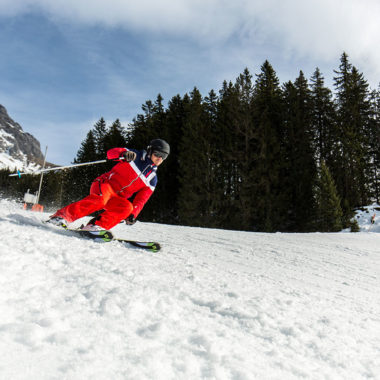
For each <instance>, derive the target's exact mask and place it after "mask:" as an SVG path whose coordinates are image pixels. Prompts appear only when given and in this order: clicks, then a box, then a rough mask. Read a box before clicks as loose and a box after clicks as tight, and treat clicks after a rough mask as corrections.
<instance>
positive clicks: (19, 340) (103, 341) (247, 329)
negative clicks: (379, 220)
mask: <svg viewBox="0 0 380 380" xmlns="http://www.w3.org/2000/svg"><path fill="white" fill-rule="evenodd" d="M48 215H49V214H47V213H44V214H39V213H31V212H28V211H24V210H22V209H21V206H20V205H19V204H16V203H13V202H9V201H6V200H0V233H1V237H2V238H1V240H0V270H1V271H0V353H1V361H0V379H136V380H137V379H138V380H140V379H165V380H168V379H234V380H243V379H380V281H379V277H380V234H378V233H367V232H366V233H356V234H349V233H336V234H318V233H313V234H284V233H276V234H264V233H251V232H238V231H224V230H214V229H202V228H190V227H180V226H170V225H162V224H151V223H139V222H138V223H136V224H135V225H134V226H132V227H127V226H125V225H119V226H117V227H115V228H114V232H115V235H116V236H118V237H125V238H131V239H135V240H154V241H158V242H160V243H161V244H162V246H163V249H162V251H160V252H159V253H150V252H145V251H143V250H140V249H135V248H126V247H125V246H122V245H121V244H120V243H117V242H111V243H96V242H92V241H89V240H84V239H81V238H78V237H76V236H73V234H72V233H71V234H70V233H69V232H67V231H61V230H59V229H57V228H56V227H54V226H49V225H43V224H41V220H45V219H47V217H48ZM85 220H86V219H85ZM81 222H83V220H82V221H81Z"/></svg>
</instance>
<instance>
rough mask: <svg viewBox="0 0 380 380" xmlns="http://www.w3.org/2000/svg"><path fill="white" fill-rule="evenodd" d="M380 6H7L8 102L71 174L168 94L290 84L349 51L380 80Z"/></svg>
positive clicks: (211, 1) (110, 1)
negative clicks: (109, 135) (96, 132)
mask: <svg viewBox="0 0 380 380" xmlns="http://www.w3.org/2000/svg"><path fill="white" fill-rule="evenodd" d="M379 19H380V3H379V2H378V1H377V0H360V1H359V0H344V1H343V0H334V1H332V0H309V1H303V0H287V1H280V0H266V1H265V2H264V1H259V0H250V1H249V0H235V1H233V2H232V1H226V0H161V1H157V0H156V1H153V0H140V1H131V0H129V1H127V0H107V1H103V0H102V1H100V0H92V1H90V0H54V1H52V0H0V79H1V80H0V104H2V105H3V106H5V107H6V108H7V110H8V112H9V114H10V116H11V117H12V118H13V119H14V120H15V121H17V122H19V123H20V124H21V125H22V127H23V129H24V130H25V131H27V132H29V133H31V134H33V135H34V136H35V137H36V138H37V139H38V140H39V141H40V142H41V149H42V151H44V147H45V146H46V145H48V146H49V151H48V160H49V161H50V162H54V163H57V164H68V163H70V162H71V161H72V160H73V158H74V157H75V155H76V152H77V150H78V149H79V146H80V143H81V141H82V140H83V139H84V137H85V136H86V134H87V132H88V130H89V129H90V128H92V126H93V124H94V123H95V122H96V121H97V120H98V119H99V118H100V117H104V118H105V119H106V120H107V122H108V123H109V124H110V123H111V122H112V121H114V120H115V119H117V118H119V119H120V120H121V121H122V123H123V125H125V126H126V125H127V123H128V121H131V120H132V118H133V117H135V116H136V115H137V113H139V112H141V105H142V104H143V103H144V102H145V101H146V100H148V99H151V100H155V98H156V96H157V94H158V93H161V94H162V96H163V97H164V102H165V104H167V102H168V101H169V100H170V98H172V97H173V96H175V95H176V94H180V95H184V94H185V93H186V92H189V91H191V90H192V88H193V87H194V86H197V87H198V88H199V89H200V91H201V93H202V94H203V95H204V96H206V95H207V93H208V92H209V91H210V90H211V89H214V90H215V91H218V90H219V89H220V88H221V85H222V82H223V80H231V81H234V80H235V79H236V77H237V76H238V75H239V73H241V72H242V71H243V70H244V68H245V67H248V68H249V70H250V71H251V73H252V74H255V73H259V71H260V66H261V64H262V63H263V62H264V61H265V60H266V59H268V60H269V62H270V63H271V64H272V65H273V67H274V69H275V70H276V72H277V75H278V77H279V79H280V81H281V83H283V82H286V81H288V80H294V79H295V78H296V77H297V76H298V73H299V70H303V71H304V73H305V75H306V77H308V78H310V76H311V75H312V73H313V71H314V70H315V68H316V67H317V66H318V67H319V68H320V69H321V71H322V73H323V74H324V76H325V79H326V83H327V85H329V86H330V87H332V78H333V76H334V73H333V70H334V69H337V68H338V66H339V58H340V55H341V53H342V52H343V51H346V52H347V53H348V54H349V57H350V60H351V62H352V63H353V64H354V65H355V66H357V67H358V69H359V70H360V71H362V72H363V73H364V75H365V78H366V79H367V80H368V81H369V83H370V85H371V87H372V88H377V86H378V84H379V82H380V49H379V46H380V26H379V22H378V20H379Z"/></svg>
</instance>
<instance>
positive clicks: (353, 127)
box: [0, 53, 380, 232]
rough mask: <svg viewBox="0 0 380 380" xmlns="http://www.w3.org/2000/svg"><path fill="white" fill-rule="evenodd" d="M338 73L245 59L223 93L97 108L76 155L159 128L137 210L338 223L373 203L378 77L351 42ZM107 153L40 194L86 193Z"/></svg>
mask: <svg viewBox="0 0 380 380" xmlns="http://www.w3.org/2000/svg"><path fill="white" fill-rule="evenodd" d="M334 74H335V76H334V91H332V90H331V89H329V88H328V87H327V86H326V85H325V80H324V77H323V74H322V73H321V72H320V70H319V69H318V68H317V69H316V70H315V72H314V73H313V75H312V77H311V78H310V80H307V78H305V76H304V74H303V72H302V71H300V73H299V76H298V77H297V78H296V79H295V80H294V81H293V82H292V81H288V82H286V83H283V84H282V85H281V84H280V81H279V79H278V77H277V74H276V72H275V70H274V68H273V67H272V65H271V64H270V63H269V62H268V61H265V62H264V63H263V65H262V66H261V69H260V72H259V73H258V74H256V75H255V76H253V75H252V74H251V73H250V72H249V70H248V69H247V68H246V69H245V70H244V71H243V73H241V74H240V75H239V76H238V78H236V80H235V82H231V81H230V82H227V81H224V83H223V85H222V88H221V89H220V90H219V92H218V93H216V92H215V91H214V90H211V91H210V92H209V93H208V94H207V96H202V94H201V93H200V91H199V90H198V89H197V88H194V89H193V90H192V91H191V92H190V93H188V94H185V95H184V96H180V95H176V96H174V97H173V98H172V99H171V100H170V101H169V102H168V105H167V107H165V105H164V104H163V98H162V96H161V95H160V94H159V95H158V96H157V98H156V100H155V101H151V100H148V101H146V102H145V104H143V106H142V113H140V114H138V115H137V116H136V117H135V118H134V119H133V120H132V122H131V123H130V124H129V125H128V126H127V128H125V127H123V126H122V125H121V123H120V121H119V120H116V121H115V122H114V123H113V124H112V125H111V126H107V125H106V123H105V121H104V119H103V118H101V119H100V120H99V121H98V122H97V123H96V124H95V125H94V126H93V128H92V129H91V130H90V131H89V132H88V134H87V136H86V139H85V140H84V141H83V142H82V144H81V147H80V149H79V151H78V153H77V157H76V158H75V159H74V162H75V163H76V162H78V163H79V162H87V161H95V160H99V159H104V158H105V155H106V151H107V150H108V149H110V148H112V147H116V146H121V147H123V146H127V147H131V148H137V149H143V148H145V147H146V146H147V144H148V142H149V141H150V140H151V139H153V138H157V137H159V138H163V139H165V140H166V141H168V142H169V144H170V145H171V154H170V156H169V158H168V159H167V160H166V161H165V163H164V164H163V165H162V166H160V168H159V171H158V178H159V180H158V186H157V189H156V191H155V193H154V194H153V196H152V198H151V200H150V201H149V203H148V205H147V206H146V207H145V208H144V210H143V211H142V213H141V214H140V217H139V219H140V220H144V221H153V222H163V223H172V224H183V225H191V226H202V227H214V228H227V229H239V230H249V231H267V232H272V231H300V232H306V231H339V230H341V229H342V228H345V227H348V226H349V225H350V219H351V218H352V215H353V214H352V212H353V209H354V208H356V207H360V206H362V205H366V204H368V203H370V202H372V201H374V200H376V201H377V202H379V190H380V187H379V185H380V183H379V173H380V172H379V168H380V127H379V124H380V87H379V89H377V90H371V89H370V87H369V85H368V82H367V81H366V79H365V78H364V76H363V74H362V73H361V72H360V71H359V70H358V69H357V68H356V67H355V66H353V65H352V64H351V63H350V61H349V58H348V56H347V54H346V53H343V54H342V56H341V58H340V65H339V68H338V69H337V70H335V71H334ZM113 164H114V163H106V164H102V165H96V166H88V167H81V168H77V169H71V170H68V171H65V172H56V173H50V174H48V175H46V180H45V182H44V186H43V190H42V194H41V202H46V203H47V204H50V205H52V206H53V205H54V206H60V205H64V204H67V203H69V202H72V201H75V200H78V199H80V198H82V197H84V196H85V195H87V194H88V190H89V186H90V184H91V181H92V180H93V179H94V178H95V177H97V176H98V175H100V174H102V173H103V172H105V171H107V170H109V169H110V168H111V167H112V165H113ZM28 177H29V178H28ZM0 179H1V183H2V184H5V186H4V185H3V192H6V190H8V192H9V191H13V194H15V193H16V194H17V191H19V190H17V189H16V188H17V186H18V187H19V188H18V189H21V188H23V190H21V191H24V190H25V188H26V187H27V184H26V182H28V181H30V182H33V181H34V182H36V181H37V180H38V179H37V178H35V177H32V176H25V179H21V181H19V182H18V183H17V184H15V183H16V181H15V179H12V181H13V182H12V183H11V182H10V181H9V179H6V171H2V172H0ZM5 179H6V181H3V180H5ZM5 182H6V183H5ZM7 186H8V187H7ZM33 186H34V185H33ZM30 187H32V184H30ZM35 187H36V186H34V187H33V188H35ZM24 192H25V191H24Z"/></svg>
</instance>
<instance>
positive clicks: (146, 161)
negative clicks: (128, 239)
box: [95, 148, 157, 218]
mask: <svg viewBox="0 0 380 380" xmlns="http://www.w3.org/2000/svg"><path fill="white" fill-rule="evenodd" d="M127 150H131V151H133V152H135V153H136V159H135V160H134V161H132V162H125V161H122V160H119V157H120V155H121V154H122V153H123V152H126V151H127ZM107 158H108V159H109V160H119V163H118V164H116V165H115V166H114V167H113V168H112V169H111V170H110V171H109V172H108V173H105V174H102V175H101V176H100V177H98V178H97V179H96V180H95V181H100V182H101V183H102V182H108V183H109V184H110V185H111V186H112V189H113V190H114V191H115V192H116V194H118V195H119V196H121V197H124V198H127V199H128V198H131V197H132V196H133V195H135V197H134V198H133V201H132V204H133V212H132V214H133V215H134V216H135V218H136V217H137V215H138V214H139V213H140V212H141V210H142V208H143V207H144V205H145V203H146V202H147V201H148V199H149V198H150V196H151V195H152V194H153V191H154V189H155V188H156V184H157V174H156V171H157V166H156V165H155V164H154V163H153V162H152V160H151V159H150V158H149V157H147V152H146V151H145V150H142V151H141V150H135V149H126V148H113V149H110V150H109V151H108V152H107Z"/></svg>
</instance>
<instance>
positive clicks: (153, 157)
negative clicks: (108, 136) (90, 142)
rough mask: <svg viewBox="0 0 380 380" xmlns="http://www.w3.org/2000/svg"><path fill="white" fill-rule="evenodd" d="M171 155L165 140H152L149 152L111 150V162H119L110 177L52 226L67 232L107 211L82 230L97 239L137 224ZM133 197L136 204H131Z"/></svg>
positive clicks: (55, 217) (62, 211)
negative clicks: (71, 226)
mask: <svg viewBox="0 0 380 380" xmlns="http://www.w3.org/2000/svg"><path fill="white" fill-rule="evenodd" d="M169 153H170V146H169V144H168V143H167V142H166V141H164V140H162V139H155V140H152V141H151V142H150V144H149V145H148V147H147V150H146V151H145V150H135V149H127V148H113V149H110V150H109V151H107V158H108V159H109V160H118V161H119V162H118V163H117V164H116V165H115V166H114V167H113V168H112V169H111V170H110V171H109V172H108V173H104V174H102V175H101V176H100V177H98V178H96V179H95V180H94V182H93V183H92V185H91V188H90V195H88V196H87V197H85V198H83V199H82V200H80V201H78V202H75V203H71V204H69V205H68V206H66V207H64V208H61V209H60V210H58V211H57V212H56V213H55V214H54V215H52V216H50V219H49V222H50V223H52V224H55V225H57V226H62V227H65V228H66V227H67V225H68V224H69V223H72V222H74V221H75V220H77V219H79V218H82V217H83V216H86V215H89V214H92V213H93V212H95V211H98V210H102V209H104V210H105V211H104V212H103V213H101V214H100V215H99V216H98V217H95V218H92V219H91V220H90V221H89V223H88V224H87V225H86V226H84V227H82V230H83V231H88V232H89V233H91V234H92V235H95V236H96V235H101V234H102V231H103V232H104V230H109V229H111V228H112V227H114V226H115V225H116V224H118V223H120V222H121V221H122V220H123V219H124V220H125V222H126V223H127V224H129V225H132V224H134V223H135V222H136V218H137V216H138V215H139V213H140V212H141V210H142V208H143V207H144V205H145V203H146V202H147V201H148V199H149V198H150V196H151V195H152V194H153V191H154V189H155V187H156V184H157V175H156V171H157V167H158V166H159V165H161V164H162V162H163V161H164V160H165V159H166V158H167V157H168V155H169ZM132 196H134V199H133V201H129V200H128V199H129V198H131V197H132Z"/></svg>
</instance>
